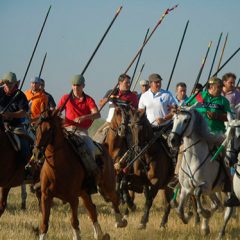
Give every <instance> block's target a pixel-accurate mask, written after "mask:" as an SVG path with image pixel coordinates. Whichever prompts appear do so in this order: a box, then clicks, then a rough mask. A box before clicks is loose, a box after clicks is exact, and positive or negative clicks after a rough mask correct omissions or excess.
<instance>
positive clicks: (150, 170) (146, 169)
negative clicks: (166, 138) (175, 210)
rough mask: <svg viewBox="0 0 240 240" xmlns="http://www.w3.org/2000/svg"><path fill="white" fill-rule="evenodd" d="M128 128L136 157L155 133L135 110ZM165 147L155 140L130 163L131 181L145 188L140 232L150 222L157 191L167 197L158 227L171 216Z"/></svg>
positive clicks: (169, 165)
mask: <svg viewBox="0 0 240 240" xmlns="http://www.w3.org/2000/svg"><path fill="white" fill-rule="evenodd" d="M129 125H130V129H131V134H132V144H133V146H134V148H135V152H136V154H138V153H139V152H140V151H141V150H142V149H143V148H144V147H146V145H147V144H148V143H149V142H150V141H151V140H152V139H153V138H154V132H153V129H152V126H151V124H150V122H149V121H148V119H147V117H146V115H145V113H140V112H139V111H134V112H133V113H132V115H131V116H130V120H129ZM167 148H168V147H167V146H166V145H165V144H164V143H163V142H162V139H160V138H157V139H156V141H155V142H154V143H153V144H151V145H150V146H149V147H148V149H147V151H146V152H145V153H144V154H143V155H142V156H141V157H140V158H138V159H137V160H136V161H135V162H134V163H133V168H134V175H133V177H132V178H133V179H134V180H133V182H134V183H135V184H140V185H142V186H143V187H144V195H145V206H144V214H143V216H142V218H141V221H140V224H139V229H145V228H146V225H147V223H148V219H149V213H150V209H151V207H152V203H153V200H154V198H155V197H156V195H157V193H158V190H159V189H163V190H164V193H165V198H166V202H167V204H166V206H165V211H164V215H163V218H162V221H161V224H160V228H164V227H165V226H166V224H167V221H168V216H169V213H170V209H171V206H170V201H171V199H172V197H173V191H172V189H171V188H169V187H168V183H169V182H170V180H171V178H172V177H173V173H174V167H173V164H172V159H171V156H170V155H169V154H168V150H169V149H167Z"/></svg>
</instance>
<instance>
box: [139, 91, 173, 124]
mask: <svg viewBox="0 0 240 240" xmlns="http://www.w3.org/2000/svg"><path fill="white" fill-rule="evenodd" d="M173 105H177V103H176V101H175V99H174V97H173V95H172V94H171V93H170V92H169V91H166V90H163V89H160V90H159V92H157V93H155V94H154V93H153V92H152V91H151V89H149V90H148V91H146V92H145V93H143V94H142V95H141V97H140V100H139V104H138V108H139V109H145V112H146V115H147V118H148V120H149V122H150V123H151V124H152V125H154V126H158V124H157V122H156V119H157V118H164V117H165V116H166V115H167V114H169V112H170V110H169V106H173ZM168 122H169V121H166V122H164V123H163V124H161V126H163V125H166V124H167V123H168Z"/></svg>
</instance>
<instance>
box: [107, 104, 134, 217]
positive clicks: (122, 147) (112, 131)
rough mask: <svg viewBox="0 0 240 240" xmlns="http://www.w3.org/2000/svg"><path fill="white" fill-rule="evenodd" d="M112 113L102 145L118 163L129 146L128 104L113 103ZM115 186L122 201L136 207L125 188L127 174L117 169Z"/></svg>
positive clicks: (126, 213)
mask: <svg viewBox="0 0 240 240" xmlns="http://www.w3.org/2000/svg"><path fill="white" fill-rule="evenodd" d="M115 104H116V106H115V110H114V115H113V118H112V120H111V123H110V125H109V130H108V132H107V136H106V139H105V141H104V145H105V146H106V148H107V149H108V153H109V155H110V156H111V158H112V159H113V161H114V163H118V162H119V160H120V159H121V157H122V156H123V155H124V153H125V152H127V150H128V149H129V148H130V145H131V139H130V138H131V136H130V132H128V131H129V130H130V129H129V128H128V122H129V119H128V117H129V111H131V110H130V109H129V106H121V105H119V104H118V103H117V102H116V103H115ZM116 180H117V186H116V189H117V191H118V193H119V196H120V197H121V198H122V201H123V202H124V203H127V206H128V207H129V208H130V209H131V210H132V211H134V210H135V209H136V206H135V204H134V203H133V200H132V198H131V197H130V195H129V191H128V189H127V184H128V175H126V174H124V173H123V172H122V171H117V175H116ZM125 215H128V209H127V208H126V210H125Z"/></svg>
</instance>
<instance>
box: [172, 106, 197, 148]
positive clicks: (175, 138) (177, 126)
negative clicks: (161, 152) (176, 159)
mask: <svg viewBox="0 0 240 240" xmlns="http://www.w3.org/2000/svg"><path fill="white" fill-rule="evenodd" d="M195 111H196V110H194V109H191V108H180V109H178V110H177V111H176V112H175V113H174V116H173V128H172V131H171V133H170V134H169V136H168V145H169V146H170V147H172V148H177V147H179V146H180V145H181V142H182V139H183V137H185V136H186V137H188V136H190V135H191V133H192V131H193V123H194V120H195V119H194V113H195Z"/></svg>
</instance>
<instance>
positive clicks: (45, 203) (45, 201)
mask: <svg viewBox="0 0 240 240" xmlns="http://www.w3.org/2000/svg"><path fill="white" fill-rule="evenodd" d="M51 205H52V197H50V196H49V195H48V194H46V193H45V192H42V196H41V210H42V222H41V226H40V237H39V240H45V239H46V234H47V231H48V224H49V216H50V211H51Z"/></svg>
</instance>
